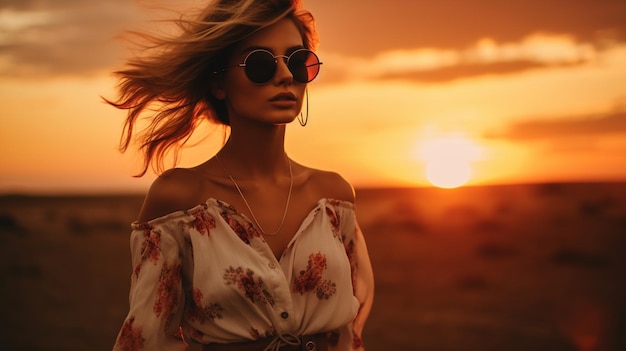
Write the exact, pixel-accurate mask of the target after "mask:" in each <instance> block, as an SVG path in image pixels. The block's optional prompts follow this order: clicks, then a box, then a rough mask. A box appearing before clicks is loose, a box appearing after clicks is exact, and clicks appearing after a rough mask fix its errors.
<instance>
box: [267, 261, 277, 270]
mask: <svg viewBox="0 0 626 351" xmlns="http://www.w3.org/2000/svg"><path fill="white" fill-rule="evenodd" d="M268 266H269V267H270V268H271V269H276V262H270V263H269V264H268Z"/></svg>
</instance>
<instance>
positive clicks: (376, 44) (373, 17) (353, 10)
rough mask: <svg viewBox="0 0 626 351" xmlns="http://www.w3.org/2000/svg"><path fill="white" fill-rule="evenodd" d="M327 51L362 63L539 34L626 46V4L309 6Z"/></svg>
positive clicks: (403, 0)
mask: <svg viewBox="0 0 626 351" xmlns="http://www.w3.org/2000/svg"><path fill="white" fill-rule="evenodd" d="M305 4H306V5H307V6H308V7H309V8H311V10H312V11H313V14H314V15H315V16H316V18H317V21H318V28H319V30H320V35H321V47H322V48H323V49H324V50H328V51H333V52H337V53H341V54H351V55H357V56H361V57H371V56H373V55H375V54H376V53H377V52H378V51H387V50H393V49H397V48H415V47H440V48H444V49H459V48H463V47H466V46H468V45H470V44H471V43H474V42H476V40H478V39H480V38H485V37H489V38H494V39H495V40H496V41H498V42H510V41H516V40H518V39H519V38H521V37H524V36H525V35H527V34H529V33H533V32H537V31H541V32H545V33H567V34H569V35H572V36H573V37H576V38H578V39H579V40H581V41H587V42H589V41H594V40H597V39H599V38H600V37H613V38H617V39H619V37H620V36H621V40H624V39H625V38H624V36H626V2H624V1H623V0H602V1H570V0H551V1H544V0H525V1H501V0H480V1H472V0H467V1H458V0H439V1H413V0H394V1H393V5H390V3H389V2H382V1H380V0H342V1H308V2H305Z"/></svg>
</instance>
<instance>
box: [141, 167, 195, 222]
mask: <svg viewBox="0 0 626 351" xmlns="http://www.w3.org/2000/svg"><path fill="white" fill-rule="evenodd" d="M202 188H203V182H202V177H201V175H200V173H198V172H197V171H196V170H194V169H187V168H174V169H170V170H168V171H165V172H164V173H163V174H161V175H160V176H159V177H158V178H157V179H156V180H155V181H154V182H153V183H152V185H151V186H150V190H149V191H148V194H147V195H146V198H145V200H144V203H143V206H142V208H141V211H140V213H139V218H138V219H137V220H138V221H139V222H146V221H149V220H151V219H155V218H158V217H161V216H164V215H167V214H169V213H172V212H176V211H180V210H186V209H189V208H192V207H194V206H196V205H198V204H200V202H201V201H202V200H201V199H200V198H199V197H198V194H201V193H202Z"/></svg>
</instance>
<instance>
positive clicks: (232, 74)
mask: <svg viewBox="0 0 626 351" xmlns="http://www.w3.org/2000/svg"><path fill="white" fill-rule="evenodd" d="M255 47H263V48H266V49H267V50H269V51H271V52H272V53H273V54H274V55H289V54H290V53H291V52H292V51H293V50H294V49H295V48H300V47H302V37H301V36H300V33H299V31H298V30H297V28H296V26H295V24H294V23H293V22H292V21H291V20H290V19H284V20H282V21H280V22H278V23H276V24H274V25H273V26H271V27H268V28H265V29H263V30H261V31H259V32H257V33H255V34H254V35H252V36H250V37H248V38H247V39H245V40H244V41H242V42H241V43H239V45H238V46H237V47H236V49H235V50H234V51H233V52H234V54H233V57H231V58H230V65H229V66H236V65H237V64H238V63H241V62H243V59H244V57H245V55H246V54H247V53H248V52H249V51H250V48H255ZM305 89H306V84H301V83H298V82H295V81H294V80H293V77H292V75H291V72H289V70H288V68H287V65H286V63H285V62H284V60H280V59H279V60H278V68H277V71H276V74H275V75H274V77H273V79H272V80H271V81H270V82H268V83H267V84H264V85H256V84H254V83H252V82H250V81H249V80H248V78H247V77H246V76H245V73H244V70H243V68H239V67H235V68H232V69H228V70H226V72H225V73H224V76H223V79H222V82H221V84H220V85H219V86H216V87H214V89H213V94H214V95H215V96H216V97H217V98H219V99H223V100H225V101H226V102H227V106H228V111H229V116H230V121H231V135H230V137H229V139H228V141H227V142H226V144H225V145H224V147H223V148H222V150H220V151H219V153H218V155H219V159H220V160H221V161H222V163H223V165H224V166H225V167H226V169H227V170H228V172H229V173H230V175H232V177H233V178H234V179H235V180H236V181H237V183H238V184H239V186H240V188H241V190H242V192H243V194H244V196H245V197H246V199H247V200H248V203H249V204H250V206H251V207H252V210H253V211H254V215H255V216H256V218H257V219H258V221H259V223H260V225H261V227H262V228H263V229H264V230H265V231H266V232H268V233H272V232H274V231H275V230H276V229H277V228H278V227H279V224H280V221H281V219H282V216H283V211H284V209H285V203H286V199H287V193H288V189H289V181H290V180H289V168H288V164H289V163H288V156H287V154H286V153H285V148H284V140H285V127H286V124H288V123H291V122H293V120H294V119H295V118H296V116H297V115H298V114H299V113H300V109H301V106H302V99H303V96H304V92H305ZM285 92H288V93H292V94H294V95H295V96H296V100H297V101H296V102H295V103H275V102H272V101H270V99H272V98H273V97H275V96H276V95H277V94H280V93H285ZM291 165H292V172H293V190H292V195H291V202H290V206H289V209H288V212H287V218H286V219H285V223H284V225H283V227H282V229H281V230H280V231H279V232H278V233H277V234H276V235H273V236H269V235H267V236H265V239H266V241H267V243H268V245H269V246H270V248H271V249H272V251H273V252H274V254H275V255H276V257H280V255H281V254H282V252H283V251H284V250H285V248H286V247H287V245H288V243H289V241H290V240H291V238H292V237H293V236H294V235H295V233H296V232H297V231H298V229H299V228H300V225H301V224H302V221H303V220H304V219H305V217H306V216H307V215H308V214H309V213H310V211H311V210H312V209H313V208H314V207H315V206H316V204H317V202H318V201H319V200H320V199H322V198H332V199H337V200H344V201H350V202H353V201H354V191H353V188H352V186H351V185H350V184H349V183H347V182H346V181H345V180H344V179H343V178H342V177H341V176H339V175H338V174H336V173H333V172H326V171H321V170H316V169H313V168H309V167H306V166H303V165H301V164H298V163H296V162H295V161H293V160H291ZM209 198H215V199H219V200H222V201H225V202H227V203H229V204H231V205H233V206H234V207H235V208H236V209H237V210H238V211H239V212H240V213H243V214H244V215H245V216H246V217H248V218H250V219H252V215H251V213H250V211H249V210H248V208H247V207H246V205H245V203H244V201H243V199H242V198H241V196H240V195H239V193H238V192H237V189H236V188H235V186H234V184H233V183H232V181H231V180H230V178H229V177H228V174H227V173H226V171H225V169H224V168H223V167H222V166H221V165H220V164H219V162H218V161H217V160H216V159H215V157H212V158H210V159H208V160H207V161H206V162H204V163H202V164H201V165H198V166H196V167H193V168H176V169H171V170H169V171H166V172H165V173H164V174H163V175H161V176H159V177H158V178H157V179H156V180H155V182H154V183H153V184H152V186H151V188H150V190H149V192H148V195H147V196H146V199H145V202H144V205H143V207H142V209H141V212H140V214H139V218H138V221H139V222H145V221H148V220H151V219H154V218H158V217H161V216H164V215H166V214H169V213H172V212H175V211H179V210H186V209H189V208H192V207H194V206H197V205H198V204H201V203H204V202H205V201H206V200H207V199H209Z"/></svg>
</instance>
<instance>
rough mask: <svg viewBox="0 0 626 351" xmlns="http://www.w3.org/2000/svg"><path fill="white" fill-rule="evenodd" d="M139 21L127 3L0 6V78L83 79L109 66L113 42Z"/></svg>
mask: <svg viewBox="0 0 626 351" xmlns="http://www.w3.org/2000/svg"><path fill="white" fill-rule="evenodd" d="M139 18H140V16H139V14H138V11H137V8H136V7H135V5H134V4H133V2H132V1H122V0H115V1H106V2H101V1H79V0H71V1H70V0H55V1H46V2H40V1H29V0H26V1H22V0H20V1H19V2H15V1H2V2H0V74H1V75H3V76H21V77H28V76H32V77H40V76H46V75H59V74H61V75H62V74H87V73H91V72H95V71H98V70H100V69H103V68H108V67H111V66H112V65H114V64H115V63H116V62H117V61H118V60H119V57H120V56H121V55H122V48H121V45H119V44H118V43H116V42H115V37H116V36H117V35H119V34H120V33H121V32H122V31H123V30H124V27H126V26H130V25H131V24H132V23H135V22H136V21H138V20H139Z"/></svg>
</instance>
